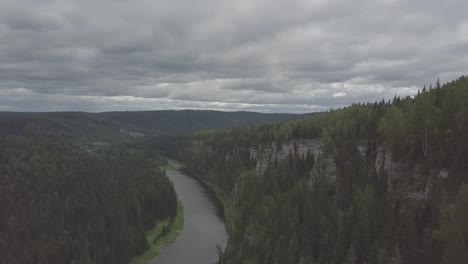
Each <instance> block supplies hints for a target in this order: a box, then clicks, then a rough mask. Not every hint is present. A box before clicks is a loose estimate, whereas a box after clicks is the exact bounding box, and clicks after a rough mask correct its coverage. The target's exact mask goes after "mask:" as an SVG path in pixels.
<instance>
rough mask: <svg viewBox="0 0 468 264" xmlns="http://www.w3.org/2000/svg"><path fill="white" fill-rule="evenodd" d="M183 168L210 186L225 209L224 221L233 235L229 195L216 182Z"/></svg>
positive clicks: (229, 233)
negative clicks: (213, 182)
mask: <svg viewBox="0 0 468 264" xmlns="http://www.w3.org/2000/svg"><path fill="white" fill-rule="evenodd" d="M182 169H183V170H185V171H186V173H187V174H188V175H190V176H191V177H193V178H194V179H195V180H197V181H198V182H199V183H200V184H202V185H203V186H205V187H207V188H209V189H210V190H211V191H212V192H213V193H214V194H215V197H216V199H217V201H218V202H219V203H221V206H222V209H223V218H224V222H225V224H226V227H227V228H226V229H227V232H228V235H229V236H231V235H232V234H233V232H234V222H233V217H232V207H231V203H230V201H229V199H228V197H227V195H226V194H225V193H224V192H223V191H222V190H221V189H219V188H218V187H217V186H215V185H214V184H212V183H210V182H208V181H206V180H204V179H202V178H201V177H200V176H198V175H197V174H195V173H193V172H192V171H191V170H190V169H189V168H187V167H186V166H183V167H182Z"/></svg>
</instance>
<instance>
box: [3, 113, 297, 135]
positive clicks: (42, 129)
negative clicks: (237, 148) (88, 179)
mask: <svg viewBox="0 0 468 264" xmlns="http://www.w3.org/2000/svg"><path fill="white" fill-rule="evenodd" d="M304 116H305V115H303V114H263V113H255V112H220V111H208V110H203V111H202V110H200V111H199V110H181V111H172V110H167V111H142V112H104V113H86V112H48V113H22V112H0V136H1V135H23V136H38V135H40V136H59V137H66V138H69V139H74V140H76V139H84V140H89V139H93V140H102V139H121V138H124V137H125V136H128V135H141V134H164V133H180V132H187V131H194V130H199V129H214V128H232V127H237V126H241V125H248V124H250V125H251V124H256V123H266V122H278V121H287V120H292V119H298V118H302V117H304Z"/></svg>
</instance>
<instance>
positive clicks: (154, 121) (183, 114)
mask: <svg viewBox="0 0 468 264" xmlns="http://www.w3.org/2000/svg"><path fill="white" fill-rule="evenodd" d="M98 116H100V117H101V118H104V119H107V120H112V121H114V122H118V123H122V124H127V125H130V126H133V127H138V128H141V129H145V130H147V131H150V132H153V133H174V132H187V131H195V130H202V129H216V128H218V129H219V128H232V127H237V126H241V125H253V124H256V123H271V122H281V121H288V120H292V119H298V118H302V117H304V116H305V115H303V114H264V113H256V112H221V111H210V110H180V111H173V110H162V111H140V112H105V113H100V114H98Z"/></svg>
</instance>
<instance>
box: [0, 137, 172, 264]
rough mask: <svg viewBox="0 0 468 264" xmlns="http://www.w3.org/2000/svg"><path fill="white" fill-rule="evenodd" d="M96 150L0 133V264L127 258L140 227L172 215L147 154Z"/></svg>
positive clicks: (142, 245) (168, 193) (138, 246)
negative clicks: (0, 136) (88, 150)
mask: <svg viewBox="0 0 468 264" xmlns="http://www.w3.org/2000/svg"><path fill="white" fill-rule="evenodd" d="M115 153H122V149H115V150H114V152H113V153H111V154H109V153H108V155H96V154H93V153H88V152H86V151H82V150H81V148H78V147H76V146H73V145H71V144H68V143H66V142H60V138H58V139H54V140H50V139H44V138H34V139H32V138H15V137H8V138H2V139H0V263H5V264H27V263H37V264H40V263H73V264H91V263H95V264H98V263H128V262H129V260H130V258H131V257H132V256H134V255H137V254H140V253H142V252H143V251H144V250H145V249H146V247H147V244H146V243H147V242H146V239H145V235H144V231H145V230H146V229H148V228H150V227H152V226H153V225H154V224H155V223H156V221H157V220H158V219H165V218H168V217H174V216H175V213H176V195H175V192H174V190H173V187H172V184H171V183H170V181H169V180H168V178H167V177H166V176H165V174H164V172H162V171H160V170H159V169H152V168H155V167H157V166H158V164H157V163H155V162H154V161H152V160H147V159H143V158H138V157H135V155H134V156H133V157H132V158H128V157H127V156H126V155H119V154H115Z"/></svg>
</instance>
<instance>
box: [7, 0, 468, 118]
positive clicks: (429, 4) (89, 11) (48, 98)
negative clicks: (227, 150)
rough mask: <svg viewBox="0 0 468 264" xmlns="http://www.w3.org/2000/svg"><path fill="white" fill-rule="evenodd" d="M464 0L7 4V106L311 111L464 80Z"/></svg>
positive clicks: (32, 0)
mask: <svg viewBox="0 0 468 264" xmlns="http://www.w3.org/2000/svg"><path fill="white" fill-rule="evenodd" d="M466 10H468V3H467V2H466V1H461V0H457V1H455V0H447V1H444V2H440V1H435V0H425V1H422V0H411V1H398V0H373V1H371V0H364V1H359V2H352V1H344V0H343V1H338V0H331V1H325V0H289V1H274V2H272V1H266V0H255V1H247V0H239V1H227V0H226V1H224V0H223V1H219V0H201V1H191V0H172V1H168V0H167V1H150V0H135V1H124V0H119V1H115V0H113V1H110V0H103V1H90V0H81V1H74V0H68V1H67V0H62V1H58V0H43V1H38V0H21V1H13V0H0V110H28V111H31V110H36V111H44V110H87V111H105V110H119V109H120V110H135V109H165V108H173V109H180V108H208V109H221V110H255V111H265V112H282V111H287V112H307V111H317V110H324V109H327V108H330V107H339V106H344V105H347V104H350V103H352V102H355V101H375V100H381V99H382V98H391V97H393V96H394V95H395V94H398V95H411V94H413V93H415V92H416V91H417V89H418V88H420V87H422V85H423V84H427V83H429V82H434V81H435V80H436V79H437V78H438V77H440V79H441V80H442V81H448V80H451V79H453V78H456V77H458V76H460V75H463V74H466V72H467V70H468V56H465V54H467V52H468V17H467V16H466V14H465V13H466Z"/></svg>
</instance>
